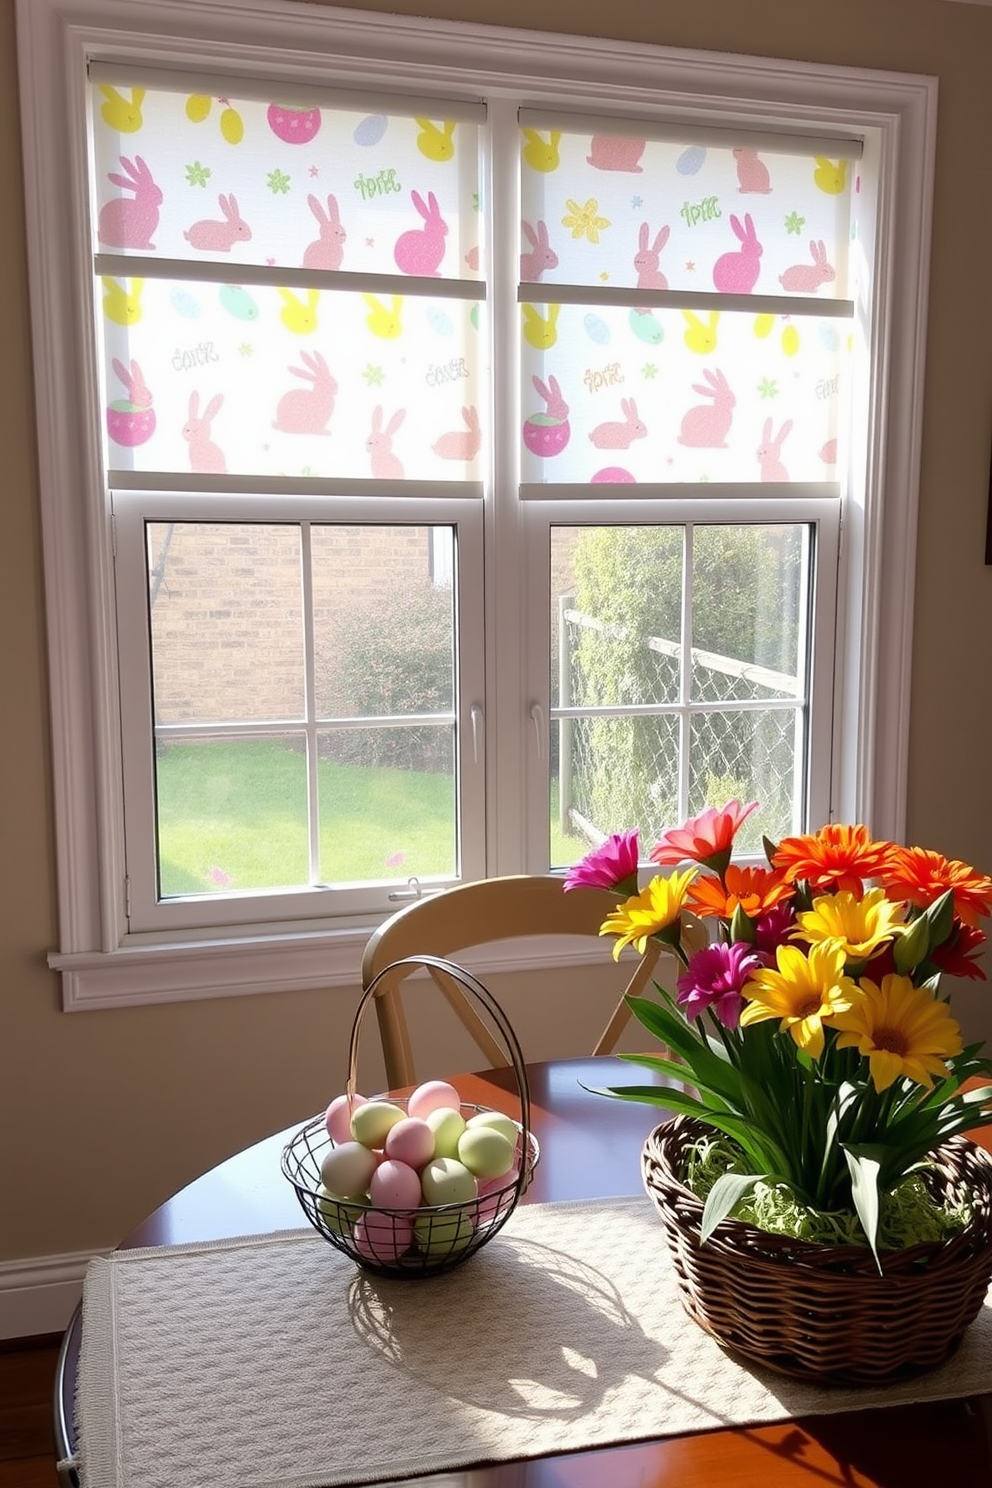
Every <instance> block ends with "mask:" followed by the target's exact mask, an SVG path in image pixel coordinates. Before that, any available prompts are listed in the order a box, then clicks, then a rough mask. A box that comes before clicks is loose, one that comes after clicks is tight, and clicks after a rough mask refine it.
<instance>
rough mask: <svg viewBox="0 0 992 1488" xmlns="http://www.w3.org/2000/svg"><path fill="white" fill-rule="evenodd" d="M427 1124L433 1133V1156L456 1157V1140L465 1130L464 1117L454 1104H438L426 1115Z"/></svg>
mask: <svg viewBox="0 0 992 1488" xmlns="http://www.w3.org/2000/svg"><path fill="white" fill-rule="evenodd" d="M427 1125H428V1127H429V1128H430V1130H431V1132H432V1133H433V1135H434V1156H435V1157H457V1155H458V1140H459V1138H460V1137H461V1134H462V1132H463V1131H464V1130H465V1126H466V1122H465V1118H464V1116H463V1115H462V1113H461V1111H459V1110H458V1109H457V1108H456V1107H454V1106H439V1107H438V1108H437V1110H436V1111H432V1112H431V1113H430V1115H429V1116H428V1117H427Z"/></svg>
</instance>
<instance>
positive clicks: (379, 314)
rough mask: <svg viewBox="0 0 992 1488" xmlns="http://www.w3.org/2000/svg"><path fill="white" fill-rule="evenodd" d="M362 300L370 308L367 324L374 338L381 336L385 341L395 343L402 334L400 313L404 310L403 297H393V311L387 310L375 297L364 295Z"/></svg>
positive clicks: (366, 318) (366, 319)
mask: <svg viewBox="0 0 992 1488" xmlns="http://www.w3.org/2000/svg"><path fill="white" fill-rule="evenodd" d="M362 299H363V300H364V301H365V303H366V305H368V307H369V311H370V314H369V315H367V316H366V317H365V324H366V325H367V326H368V328H369V330H370V331H371V332H372V334H373V336H381V337H382V339H383V341H394V340H395V339H396V337H397V336H399V335H401V334H402V331H403V326H402V324H401V322H400V312H401V310H402V309H403V296H402V295H393V305H392V309H391V310H387V309H386V307H385V305H383V304H382V303H381V301H379V300H377V299H376V297H375V295H370V294H363V295H362Z"/></svg>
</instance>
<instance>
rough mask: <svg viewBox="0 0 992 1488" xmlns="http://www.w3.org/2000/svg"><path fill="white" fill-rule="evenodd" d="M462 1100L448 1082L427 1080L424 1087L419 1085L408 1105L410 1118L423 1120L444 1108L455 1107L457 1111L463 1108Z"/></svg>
mask: <svg viewBox="0 0 992 1488" xmlns="http://www.w3.org/2000/svg"><path fill="white" fill-rule="evenodd" d="M461 1103H462V1098H461V1096H460V1095H459V1094H458V1091H457V1090H456V1089H455V1087H454V1086H453V1085H449V1084H448V1082H447V1081H446V1080H427V1081H426V1082H425V1083H424V1084H423V1085H418V1086H417V1088H416V1090H415V1091H414V1092H413V1094H412V1095H411V1097H410V1099H409V1100H408V1101H407V1103H406V1109H407V1115H408V1116H419V1117H420V1118H421V1120H423V1119H424V1117H425V1116H429V1115H430V1114H431V1112H432V1111H439V1110H440V1109H441V1107H442V1106H454V1108H455V1110H456V1111H457V1110H459V1109H460V1108H461Z"/></svg>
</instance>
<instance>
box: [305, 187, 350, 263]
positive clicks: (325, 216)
mask: <svg viewBox="0 0 992 1488" xmlns="http://www.w3.org/2000/svg"><path fill="white" fill-rule="evenodd" d="M307 204H308V205H309V207H310V211H311V212H312V213H313V215H314V217H316V219H317V225H318V228H319V232H320V236H319V237H317V238H316V239H315V240H314V241H313V242H312V243H308V244H307V246H306V249H305V251H304V254H303V267H304V268H305V269H339V268H340V267H341V260H342V258H343V257H344V244H345V239H346V238H347V236H348V234H347V233H346V232H345V230H344V228H343V227H342V226H341V218H340V216H339V214H338V203H337V197H335V196H329V197H328V198H327V207H326V209H325V208H324V206H323V205H322V204H321V202H319V201H318V199H317V198H316V197H315V196H314V195H313V194H312V193H311V194H310V195H309V196H308V197H307Z"/></svg>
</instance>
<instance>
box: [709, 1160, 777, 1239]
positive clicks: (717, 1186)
mask: <svg viewBox="0 0 992 1488" xmlns="http://www.w3.org/2000/svg"><path fill="white" fill-rule="evenodd" d="M764 1176H765V1175H764V1173H724V1174H723V1175H722V1176H721V1177H720V1178H718V1179H717V1180H716V1182H715V1183H714V1185H713V1187H712V1188H711V1189H710V1191H709V1194H708V1195H707V1198H706V1203H705V1204H704V1205H703V1218H702V1221H701V1223H700V1227H699V1243H700V1244H701V1245H705V1243H706V1241H707V1240H708V1239H709V1238H710V1236H711V1235H712V1233H713V1231H714V1230H715V1229H716V1227H717V1225H718V1224H719V1223H720V1221H721V1220H723V1219H726V1217H727V1215H728V1214H730V1213H731V1211H732V1210H733V1209H734V1208H735V1207H736V1205H737V1203H738V1202H739V1200H741V1199H742V1198H743V1197H744V1195H745V1194H746V1193H750V1192H751V1189H752V1188H753V1187H754V1185H755V1184H756V1183H760V1181H761V1179H762V1178H763V1177H764Z"/></svg>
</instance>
